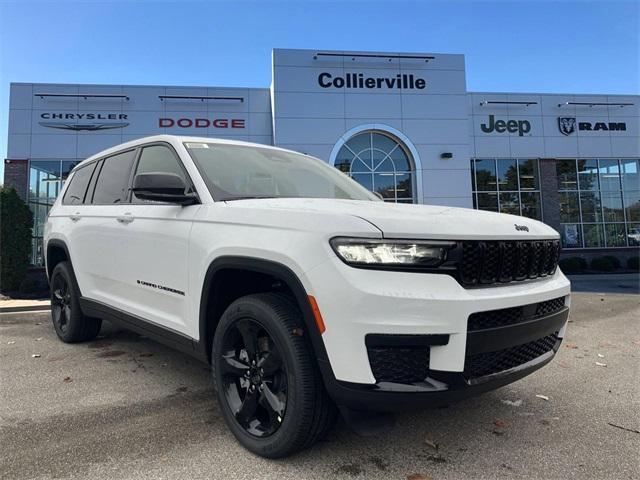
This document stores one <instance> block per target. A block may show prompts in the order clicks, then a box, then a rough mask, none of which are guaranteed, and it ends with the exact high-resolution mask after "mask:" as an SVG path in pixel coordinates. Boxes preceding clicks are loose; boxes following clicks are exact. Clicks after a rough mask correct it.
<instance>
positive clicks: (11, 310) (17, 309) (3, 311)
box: [0, 305, 51, 313]
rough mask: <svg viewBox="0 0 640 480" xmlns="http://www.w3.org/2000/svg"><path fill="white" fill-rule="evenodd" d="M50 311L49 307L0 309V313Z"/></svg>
mask: <svg viewBox="0 0 640 480" xmlns="http://www.w3.org/2000/svg"><path fill="white" fill-rule="evenodd" d="M48 310H51V305H24V306H21V307H0V313H18V312H44V311H48Z"/></svg>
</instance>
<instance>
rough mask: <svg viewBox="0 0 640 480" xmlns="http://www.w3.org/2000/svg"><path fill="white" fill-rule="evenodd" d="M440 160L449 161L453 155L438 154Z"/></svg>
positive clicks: (449, 153) (447, 153)
mask: <svg viewBox="0 0 640 480" xmlns="http://www.w3.org/2000/svg"><path fill="white" fill-rule="evenodd" d="M440 158H441V159H443V160H451V159H452V158H453V153H451V152H442V153H441V154H440Z"/></svg>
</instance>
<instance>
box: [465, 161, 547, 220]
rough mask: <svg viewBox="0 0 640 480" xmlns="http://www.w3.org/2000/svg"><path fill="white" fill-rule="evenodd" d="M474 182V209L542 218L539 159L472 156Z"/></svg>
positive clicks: (472, 179) (472, 178) (472, 180)
mask: <svg viewBox="0 0 640 480" xmlns="http://www.w3.org/2000/svg"><path fill="white" fill-rule="evenodd" d="M471 184H472V188H473V206H474V208H477V209H479V210H489V211H492V212H502V213H510V214H512V215H522V216H524V217H529V218H535V219H536V220H542V203H541V199H540V173H539V169H538V160H537V159H530V158H497V159H496V158H476V159H472V160H471Z"/></svg>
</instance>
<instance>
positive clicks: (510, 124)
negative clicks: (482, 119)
mask: <svg viewBox="0 0 640 480" xmlns="http://www.w3.org/2000/svg"><path fill="white" fill-rule="evenodd" d="M480 130H482V131H483V132H484V133H492V132H496V133H504V132H509V133H516V132H518V136H519V137H522V136H523V135H524V134H525V133H529V132H530V131H531V122H529V120H496V118H495V117H494V116H493V115H489V121H488V122H487V123H482V124H480Z"/></svg>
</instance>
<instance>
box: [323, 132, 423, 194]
mask: <svg viewBox="0 0 640 480" xmlns="http://www.w3.org/2000/svg"><path fill="white" fill-rule="evenodd" d="M335 166H336V168H338V169H339V170H340V171H342V172H344V173H346V174H347V175H349V176H350V177H351V178H353V179H354V180H355V181H356V182H358V183H359V184H360V185H362V186H363V187H365V188H366V189H367V190H370V191H372V192H376V193H378V194H380V195H381V196H382V198H383V199H384V201H385V202H398V203H413V202H414V201H415V198H414V191H415V189H414V172H415V169H414V167H413V161H412V159H411V155H410V154H409V152H408V150H407V148H406V147H405V146H404V145H403V144H402V142H400V141H399V140H397V139H395V138H393V137H391V136H390V135H388V134H386V133H383V132H378V131H374V130H371V131H366V132H362V133H359V134H357V135H355V136H353V137H351V138H350V139H349V140H348V141H347V142H346V143H345V144H344V145H343V146H342V148H341V149H340V151H339V152H338V155H337V156H336V160H335Z"/></svg>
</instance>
